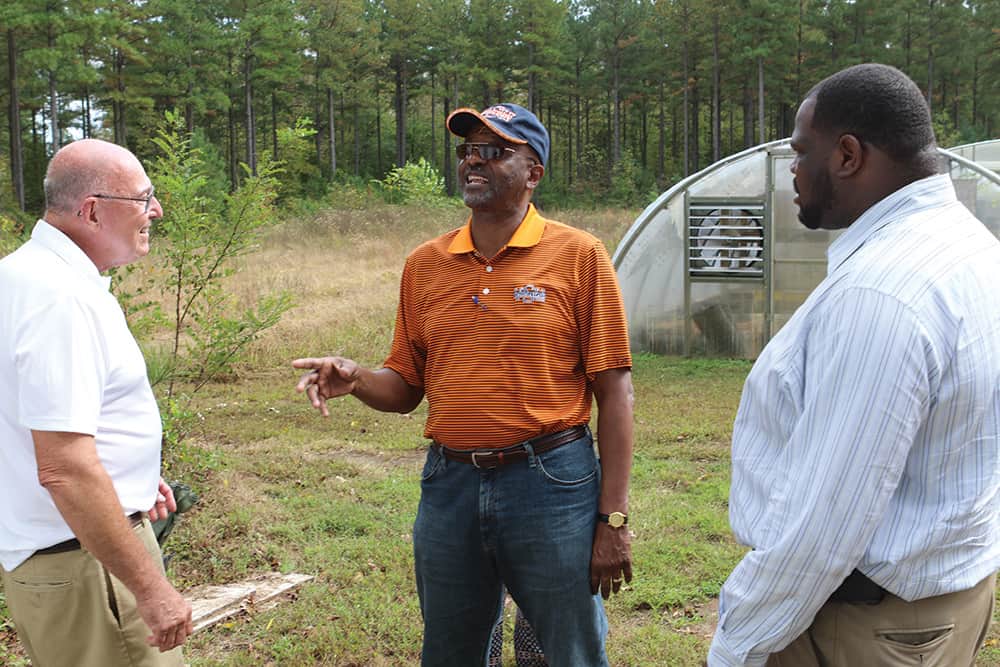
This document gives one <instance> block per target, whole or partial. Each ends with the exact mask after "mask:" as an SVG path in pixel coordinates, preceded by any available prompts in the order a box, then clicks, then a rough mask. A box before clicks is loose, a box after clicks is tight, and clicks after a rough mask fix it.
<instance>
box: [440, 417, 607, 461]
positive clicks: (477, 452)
mask: <svg viewBox="0 0 1000 667" xmlns="http://www.w3.org/2000/svg"><path fill="white" fill-rule="evenodd" d="M585 435H587V427H586V426H574V427H573V428H568V429H566V430H565V431H557V432H556V433H546V434H545V435H540V436H538V437H537V438H532V439H531V440H525V441H524V442H519V443H517V444H516V445H511V446H510V447H504V448H503V449H450V448H448V447H445V446H444V445H440V444H439V445H438V447H440V448H441V453H442V454H444V457H445V458H446V459H448V460H450V461H458V462H459V463H468V464H470V465H474V466H476V467H477V468H496V467H498V466H502V465H507V464H508V463H514V462H515V461H524V460H525V459H527V458H528V449H527V448H528V446H530V447H531V451H533V452H534V453H535V454H541V453H542V452H548V451H551V450H553V449H555V448H556V447H562V446H563V445H565V444H567V443H570V442H573V441H574V440H579V439H580V438H582V437H583V436H585Z"/></svg>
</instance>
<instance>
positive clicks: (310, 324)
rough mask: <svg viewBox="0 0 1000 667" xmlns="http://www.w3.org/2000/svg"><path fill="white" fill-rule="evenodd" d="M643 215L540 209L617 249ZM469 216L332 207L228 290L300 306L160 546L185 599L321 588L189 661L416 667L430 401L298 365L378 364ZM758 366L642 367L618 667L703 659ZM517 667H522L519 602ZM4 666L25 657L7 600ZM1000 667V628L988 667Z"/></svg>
mask: <svg viewBox="0 0 1000 667" xmlns="http://www.w3.org/2000/svg"><path fill="white" fill-rule="evenodd" d="M635 213H637V212H635V211H633V212H629V211H597V212H588V211H584V212H563V213H559V212H552V211H547V212H546V214H547V215H549V216H550V217H553V218H555V219H560V220H564V221H566V222H570V223H573V224H576V225H577V226H579V227H582V228H584V229H588V230H590V231H592V232H593V233H595V234H596V235H597V236H599V237H600V238H602V239H603V240H604V241H605V243H606V244H607V245H608V247H609V248H611V247H613V246H614V244H615V243H616V242H617V239H619V238H620V237H621V235H622V233H624V231H625V229H626V228H627V227H628V224H629V223H630V222H631V220H632V219H633V218H634V217H635ZM464 215H465V212H464V210H458V209H456V210H455V211H443V212H442V211H419V210H412V209H410V210H407V209H402V208H399V207H396V208H393V207H388V208H385V209H379V210H369V211H325V212H321V213H318V214H316V215H315V216H314V217H304V218H303V219H301V220H299V221H296V222H291V223H287V224H285V225H283V226H281V227H279V228H277V229H276V230H275V232H274V233H273V235H272V236H271V237H270V238H269V239H268V240H267V241H266V242H265V243H264V244H263V247H262V249H261V250H260V251H259V252H258V253H255V254H254V255H252V256H249V257H248V258H247V259H246V269H247V270H246V271H244V272H243V273H240V274H237V276H236V277H235V278H234V282H233V284H232V286H231V287H232V290H233V292H234V293H236V294H240V295H241V298H250V295H252V294H253V293H254V291H255V290H258V289H270V288H274V287H278V288H282V289H291V290H293V291H294V292H295V294H296V301H297V303H298V306H297V307H296V309H295V310H294V311H291V312H290V313H288V314H287V316H286V319H285V320H284V321H283V322H282V325H280V326H279V327H278V328H276V329H275V330H273V331H272V332H270V334H269V336H267V337H265V338H264V339H262V340H261V341H259V342H258V343H257V344H255V346H254V347H253V348H252V349H251V350H250V354H249V362H248V364H245V365H244V366H243V368H242V369H241V371H240V373H239V375H238V376H237V377H235V378H231V379H229V380H227V381H225V382H219V383H217V384H210V385H207V386H206V387H204V388H203V389H202V390H201V391H200V392H198V393H197V394H195V395H194V396H193V397H191V402H190V404H188V405H187V406H186V407H187V409H188V410H190V411H191V412H192V413H193V414H194V415H195V420H194V429H193V431H192V432H191V435H190V436H189V437H188V439H187V440H185V441H184V442H183V443H182V444H181V445H180V446H179V447H175V448H174V449H172V450H170V451H169V452H167V453H166V467H167V468H166V474H165V476H166V477H167V478H168V479H179V480H181V481H184V482H187V483H188V484H189V485H190V486H192V487H193V489H194V490H195V491H196V492H197V493H198V494H199V495H200V496H201V500H200V502H199V503H198V505H197V506H196V507H195V509H194V510H193V511H192V512H190V513H188V514H185V515H183V516H182V517H181V518H180V522H179V524H178V525H177V527H176V528H175V530H174V532H173V534H172V535H171V537H170V539H169V541H168V542H167V545H166V551H167V552H168V553H171V554H172V555H173V559H172V561H171V564H170V576H171V578H172V579H173V581H174V582H175V584H176V585H177V586H178V587H179V588H181V589H186V588H190V587H192V586H195V585H198V584H205V583H228V582H235V581H238V580H240V579H243V578H245V577H248V576H251V575H254V574H259V573H262V572H268V571H280V572H293V571H294V572H301V573H307V574H311V575H314V577H315V579H314V580H313V581H311V582H309V583H307V584H305V585H304V586H303V587H302V588H301V589H300V590H299V591H298V592H297V594H296V595H295V596H294V598H293V599H291V600H288V601H286V602H284V603H283V604H281V605H279V606H278V607H275V608H274V609H271V610H268V611H259V610H254V609H253V608H251V609H249V610H248V612H247V613H246V614H244V615H242V616H240V617H238V618H236V619H233V620H231V621H227V622H225V623H222V624H219V625H217V626H215V627H213V628H211V629H209V630H206V631H204V632H201V633H199V634H197V635H195V636H194V637H192V638H191V640H190V642H189V644H188V646H187V648H186V658H187V661H188V662H189V663H190V664H191V665H192V666H193V667H204V666H209V665H232V666H234V667H235V666H240V667H245V666H248V665H281V666H285V665H288V666H291V667H298V666H299V665H304V666H308V665H323V666H333V667H348V666H352V667H362V666H364V667H382V666H385V667H389V666H392V667H398V666H401V665H412V664H417V663H418V660H419V651H420V634H421V623H420V612H419V609H418V606H417V595H416V590H415V586H414V582H413V574H412V567H413V564H412V544H411V537H410V533H411V527H412V522H413V518H414V515H415V513H416V508H417V502H418V498H419V475H420V469H421V466H422V463H423V452H424V447H425V445H426V443H425V441H424V439H423V437H422V433H423V422H424V418H425V416H426V405H421V406H420V407H418V408H417V410H416V411H415V412H414V413H413V414H412V415H396V414H384V413H379V412H376V411H374V410H370V409H368V408H367V407H365V406H364V405H362V404H360V403H359V402H357V401H356V400H354V399H351V398H344V399H337V400H334V401H331V402H330V411H331V416H330V418H329V419H324V418H322V417H320V416H319V415H318V413H316V412H315V410H313V408H312V407H311V406H309V405H308V404H307V403H306V401H305V399H304V398H303V397H302V396H301V395H299V394H296V393H295V391H294V385H295V382H296V380H297V377H298V374H297V372H295V371H293V370H292V369H291V367H290V365H289V361H290V359H291V358H292V357H294V356H314V355H318V354H328V353H333V352H337V353H341V354H345V355H347V356H352V357H354V358H356V359H358V360H359V361H361V362H363V363H366V364H378V363H379V362H380V360H381V359H382V358H384V355H385V354H386V353H387V351H388V346H389V340H390V337H391V333H392V327H393V317H394V304H395V299H396V291H397V288H396V283H397V282H398V276H399V271H400V269H401V267H402V261H403V257H404V256H405V253H406V252H407V251H408V250H409V249H410V248H412V247H413V246H415V245H416V244H417V243H419V242H420V241H421V240H423V239H424V238H427V237H428V236H430V235H432V234H433V233H438V232H440V231H443V230H445V229H448V228H451V227H454V226H457V225H459V224H462V222H463V221H464ZM749 368H750V364H749V362H746V361H734V360H704V359H678V358H668V357H658V356H652V355H637V356H636V358H635V367H634V372H633V380H634V384H635V390H636V392H635V393H636V408H635V464H634V469H633V475H632V487H631V501H630V502H631V507H630V513H631V516H630V521H629V527H630V529H631V530H632V532H633V533H634V539H633V556H634V572H635V579H634V580H633V582H632V584H631V585H630V586H628V587H626V589H625V590H624V592H623V593H622V594H620V595H618V596H615V597H614V598H612V599H611V600H610V601H609V603H608V604H607V608H608V616H609V620H610V636H609V640H608V650H609V655H610V659H611V664H612V665H615V667H628V666H635V667H650V666H653V665H656V666H659V665H666V666H668V667H686V666H687V665H692V666H694V665H701V663H702V660H703V659H704V656H705V654H706V652H707V649H708V645H709V641H710V632H711V628H712V622H711V618H708V619H706V615H710V613H711V609H712V604H713V601H714V598H715V596H716V595H717V594H718V591H719V588H720V587H721V585H722V583H723V581H724V580H725V578H726V576H727V575H728V573H729V572H730V570H731V569H732V567H733V565H734V564H735V563H736V562H737V561H738V560H739V558H740V557H741V555H742V553H743V552H744V549H743V548H742V547H740V546H738V545H736V544H735V543H734V541H733V539H732V536H731V534H730V531H729V525H728V517H727V509H728V508H727V498H728V490H729V442H730V437H731V434H732V422H733V417H734V416H735V413H736V408H737V405H738V402H739V396H740V391H741V388H742V384H743V380H744V378H745V377H746V374H747V372H748V371H749ZM507 615H508V617H509V618H508V620H507V627H506V634H505V636H506V637H507V638H508V641H507V643H506V647H505V650H506V654H505V655H506V657H507V661H506V662H505V664H507V665H512V664H513V660H512V648H511V643H512V642H510V641H509V638H510V637H511V636H512V627H513V615H512V610H510V609H508V614H507ZM0 664H2V665H10V666H12V667H15V666H18V665H22V664H26V662H24V661H23V655H22V653H21V651H20V648H19V646H18V645H17V642H16V639H15V637H14V634H13V627H12V624H11V623H10V621H9V618H8V615H7V612H6V608H5V606H4V604H3V597H2V592H0ZM977 664H978V665H979V667H986V666H998V667H1000V647H998V635H997V634H996V633H995V632H994V633H993V634H991V635H990V637H989V639H988V640H987V646H986V647H985V648H984V650H983V652H982V654H981V655H980V658H979V661H978V663H977Z"/></svg>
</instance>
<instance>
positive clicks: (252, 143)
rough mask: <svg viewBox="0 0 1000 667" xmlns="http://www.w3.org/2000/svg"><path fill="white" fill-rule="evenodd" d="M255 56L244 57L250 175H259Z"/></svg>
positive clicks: (244, 97)
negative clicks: (254, 87) (253, 76)
mask: <svg viewBox="0 0 1000 667" xmlns="http://www.w3.org/2000/svg"><path fill="white" fill-rule="evenodd" d="M252 58H253V56H250V55H247V56H244V57H243V103H244V104H245V105H246V132H247V136H246V141H247V166H248V167H250V173H251V174H253V175H254V176H256V175H257V124H256V122H255V121H254V113H253V82H252V80H251V77H252V75H253V69H252V67H253V66H252V64H251V60H252Z"/></svg>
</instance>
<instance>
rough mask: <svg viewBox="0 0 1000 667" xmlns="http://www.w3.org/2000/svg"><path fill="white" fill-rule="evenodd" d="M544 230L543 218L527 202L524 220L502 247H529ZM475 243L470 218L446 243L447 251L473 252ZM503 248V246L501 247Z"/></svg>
mask: <svg viewBox="0 0 1000 667" xmlns="http://www.w3.org/2000/svg"><path fill="white" fill-rule="evenodd" d="M544 231H545V218H543V217H542V216H540V215H538V211H536V210H535V205H534V204H528V212H527V213H526V214H525V215H524V220H522V221H521V224H520V225H518V226H517V229H515V230H514V235H513V236H511V237H510V240H509V241H507V245H505V246H504V248H530V247H531V246H534V245H538V242H539V241H541V240H542V232H544ZM475 250H476V246H475V244H474V243H473V242H472V218H471V217H470V218H469V220H468V221H467V222H466V223H465V227H462V228H461V229H460V230H458V234H456V235H455V238H454V239H452V241H451V244H449V245H448V252H450V253H452V254H455V255H461V254H462V253H466V252H474V251H475ZM501 250H503V248H501Z"/></svg>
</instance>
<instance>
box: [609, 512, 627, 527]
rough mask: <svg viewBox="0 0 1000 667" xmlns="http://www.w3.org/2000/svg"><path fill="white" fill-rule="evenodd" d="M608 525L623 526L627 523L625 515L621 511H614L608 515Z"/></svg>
mask: <svg viewBox="0 0 1000 667" xmlns="http://www.w3.org/2000/svg"><path fill="white" fill-rule="evenodd" d="M608 525H609V526H611V527H612V528H621V527H622V526H624V525H625V515H624V514H622V513H621V512H612V513H611V514H609V515H608Z"/></svg>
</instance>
